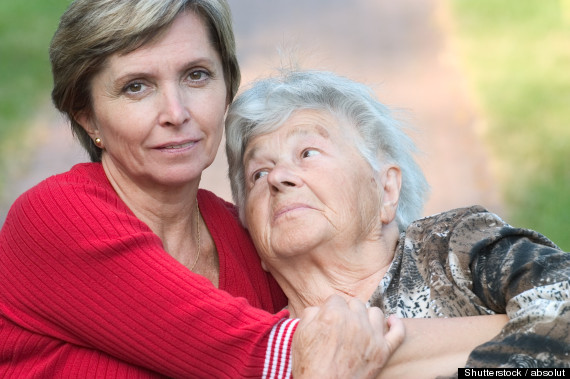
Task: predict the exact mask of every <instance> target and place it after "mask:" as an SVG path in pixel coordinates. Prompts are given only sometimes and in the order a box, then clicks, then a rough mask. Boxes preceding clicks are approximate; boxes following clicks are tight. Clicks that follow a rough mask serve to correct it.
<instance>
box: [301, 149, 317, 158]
mask: <svg viewBox="0 0 570 379" xmlns="http://www.w3.org/2000/svg"><path fill="white" fill-rule="evenodd" d="M319 154H320V152H319V151H318V150H315V149H305V150H303V152H302V153H301V157H302V158H309V157H314V156H315V155H319Z"/></svg>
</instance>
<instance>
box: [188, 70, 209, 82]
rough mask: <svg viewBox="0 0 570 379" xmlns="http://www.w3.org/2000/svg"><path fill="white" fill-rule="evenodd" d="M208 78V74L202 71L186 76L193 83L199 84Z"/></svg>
mask: <svg viewBox="0 0 570 379" xmlns="http://www.w3.org/2000/svg"><path fill="white" fill-rule="evenodd" d="M208 78H209V74H208V73H207V72H206V71H204V70H196V71H192V72H190V74H188V79H189V80H191V81H193V82H200V81H203V80H206V79H208Z"/></svg>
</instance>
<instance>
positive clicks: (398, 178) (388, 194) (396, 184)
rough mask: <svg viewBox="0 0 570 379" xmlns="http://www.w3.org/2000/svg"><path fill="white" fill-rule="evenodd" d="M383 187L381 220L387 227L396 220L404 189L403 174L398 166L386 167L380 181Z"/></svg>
mask: <svg viewBox="0 0 570 379" xmlns="http://www.w3.org/2000/svg"><path fill="white" fill-rule="evenodd" d="M380 183H381V185H382V188H381V190H382V194H383V195H382V207H381V215H380V218H381V220H382V223H383V224H385V225H387V224H389V223H391V222H392V221H394V219H395V218H396V211H397V210H398V201H399V200H400V189H401V188H402V172H401V171H400V168H399V167H397V166H386V167H385V168H384V169H383V174H382V177H381V181H380Z"/></svg>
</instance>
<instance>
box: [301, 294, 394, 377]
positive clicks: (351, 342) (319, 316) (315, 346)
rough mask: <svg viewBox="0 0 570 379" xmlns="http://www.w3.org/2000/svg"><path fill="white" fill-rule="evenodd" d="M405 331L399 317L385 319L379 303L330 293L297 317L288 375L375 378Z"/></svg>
mask: <svg viewBox="0 0 570 379" xmlns="http://www.w3.org/2000/svg"><path fill="white" fill-rule="evenodd" d="M404 336H405V331H404V326H403V323H402V321H401V320H400V319H398V318H396V317H390V318H389V319H388V320H387V321H386V320H385V318H384V314H383V313H382V311H381V310H380V309H379V308H375V307H373V308H369V309H367V308H366V307H365V306H364V303H362V302H361V301H360V300H357V299H352V300H349V302H348V303H347V302H346V301H345V300H344V299H342V298H341V297H340V296H336V295H334V296H331V297H330V298H329V299H328V300H327V301H326V303H325V304H324V305H323V306H321V307H308V308H306V309H305V311H304V313H303V315H302V317H301V321H300V322H299V325H298V327H297V331H296V332H295V335H294V337H293V348H292V357H293V377H294V378H375V377H377V376H378V375H379V374H380V371H381V370H382V367H383V366H384V365H385V364H386V362H387V360H388V358H389V357H390V356H391V355H392V354H393V352H394V351H395V350H396V349H397V348H398V347H399V346H400V345H401V343H402V341H403V340H404Z"/></svg>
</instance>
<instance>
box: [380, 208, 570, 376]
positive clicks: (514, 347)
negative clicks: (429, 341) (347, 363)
mask: <svg viewBox="0 0 570 379" xmlns="http://www.w3.org/2000/svg"><path fill="white" fill-rule="evenodd" d="M369 303H370V305H376V306H381V307H382V304H383V309H384V312H385V314H386V315H388V314H397V315H398V316H400V317H458V316H473V315H482V314H495V313H502V314H505V313H506V314H507V315H508V317H509V319H510V320H509V322H508V323H507V324H506V325H505V326H504V328H503V329H502V331H501V333H500V334H499V335H497V336H496V337H495V338H494V339H493V340H491V341H489V342H487V343H485V344H483V345H480V346H478V347H477V348H476V349H475V350H473V351H472V352H471V354H470V356H469V359H468V361H467V363H466V367H570V253H565V252H563V251H561V250H560V249H558V248H557V247H556V245H554V244H553V243H552V242H551V241H550V240H548V239H547V238H546V237H544V236H542V235H541V234H539V233H537V232H534V231H532V230H527V229H520V228H514V227H512V226H510V225H508V224H507V223H505V222H504V221H503V220H501V219H500V218H499V217H498V216H496V215H495V214H493V213H489V212H488V211H486V210H485V209H484V208H482V207H479V206H473V207H470V208H462V209H456V210H452V211H449V212H445V213H440V214H437V215H434V216H430V217H427V218H424V219H421V220H418V221H414V222H413V223H412V224H410V226H409V227H408V229H407V230H406V231H405V232H404V233H402V234H401V236H400V239H399V242H398V245H397V248H396V253H395V257H394V261H393V262H392V264H391V266H390V268H389V269H388V272H387V273H386V275H385V276H384V278H383V279H382V281H381V282H380V284H379V286H378V288H377V289H376V291H375V293H374V294H373V295H372V297H371V298H370V300H369Z"/></svg>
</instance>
